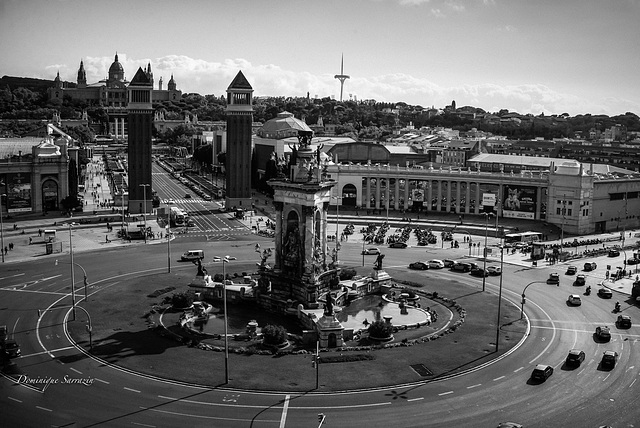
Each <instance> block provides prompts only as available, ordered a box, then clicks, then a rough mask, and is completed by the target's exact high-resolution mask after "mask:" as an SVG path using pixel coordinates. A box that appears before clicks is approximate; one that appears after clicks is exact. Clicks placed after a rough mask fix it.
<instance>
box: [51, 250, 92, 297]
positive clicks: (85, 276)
mask: <svg viewBox="0 0 640 428" xmlns="http://www.w3.org/2000/svg"><path fill="white" fill-rule="evenodd" d="M60 263H64V262H61V261H59V260H57V259H56V263H55V265H56V266H58V264H60ZM68 264H71V263H68ZM73 265H75V266H78V267H79V268H80V269H82V274H83V280H82V282H83V284H84V301H85V302H87V301H89V299H88V297H87V286H88V281H87V271H86V270H84V268H83V267H82V265H80V263H76V262H73ZM71 275H73V273H72V274H71ZM71 280H72V281H74V280H75V278H74V277H73V276H72V278H71ZM74 282H75V281H74Z"/></svg>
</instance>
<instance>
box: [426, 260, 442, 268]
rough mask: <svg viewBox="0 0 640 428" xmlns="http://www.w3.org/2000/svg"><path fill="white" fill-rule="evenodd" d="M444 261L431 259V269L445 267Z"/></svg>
mask: <svg viewBox="0 0 640 428" xmlns="http://www.w3.org/2000/svg"><path fill="white" fill-rule="evenodd" d="M443 268H444V262H443V261H442V260H429V269H443Z"/></svg>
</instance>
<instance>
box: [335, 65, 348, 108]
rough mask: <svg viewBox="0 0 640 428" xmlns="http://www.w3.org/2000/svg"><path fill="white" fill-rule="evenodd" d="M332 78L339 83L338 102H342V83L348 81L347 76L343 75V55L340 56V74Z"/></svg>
mask: <svg viewBox="0 0 640 428" xmlns="http://www.w3.org/2000/svg"><path fill="white" fill-rule="evenodd" d="M333 77H334V78H335V79H338V80H339V81H340V102H342V90H343V89H344V81H345V80H347V79H349V76H347V75H346V74H344V54H342V58H341V59H340V74H336V75H335V76H333Z"/></svg>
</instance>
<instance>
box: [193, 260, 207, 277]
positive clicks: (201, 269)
mask: <svg viewBox="0 0 640 428" xmlns="http://www.w3.org/2000/svg"><path fill="white" fill-rule="evenodd" d="M193 264H194V265H198V273H196V276H201V277H203V278H204V277H205V275H206V274H207V268H205V267H204V266H202V261H201V260H200V259H198V260H197V261H194V262H193Z"/></svg>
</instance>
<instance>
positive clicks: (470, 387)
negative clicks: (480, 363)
mask: <svg viewBox="0 0 640 428" xmlns="http://www.w3.org/2000/svg"><path fill="white" fill-rule="evenodd" d="M479 386H482V384H481V383H477V384H475V385H471V386H467V389H472V388H477V387H479Z"/></svg>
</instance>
